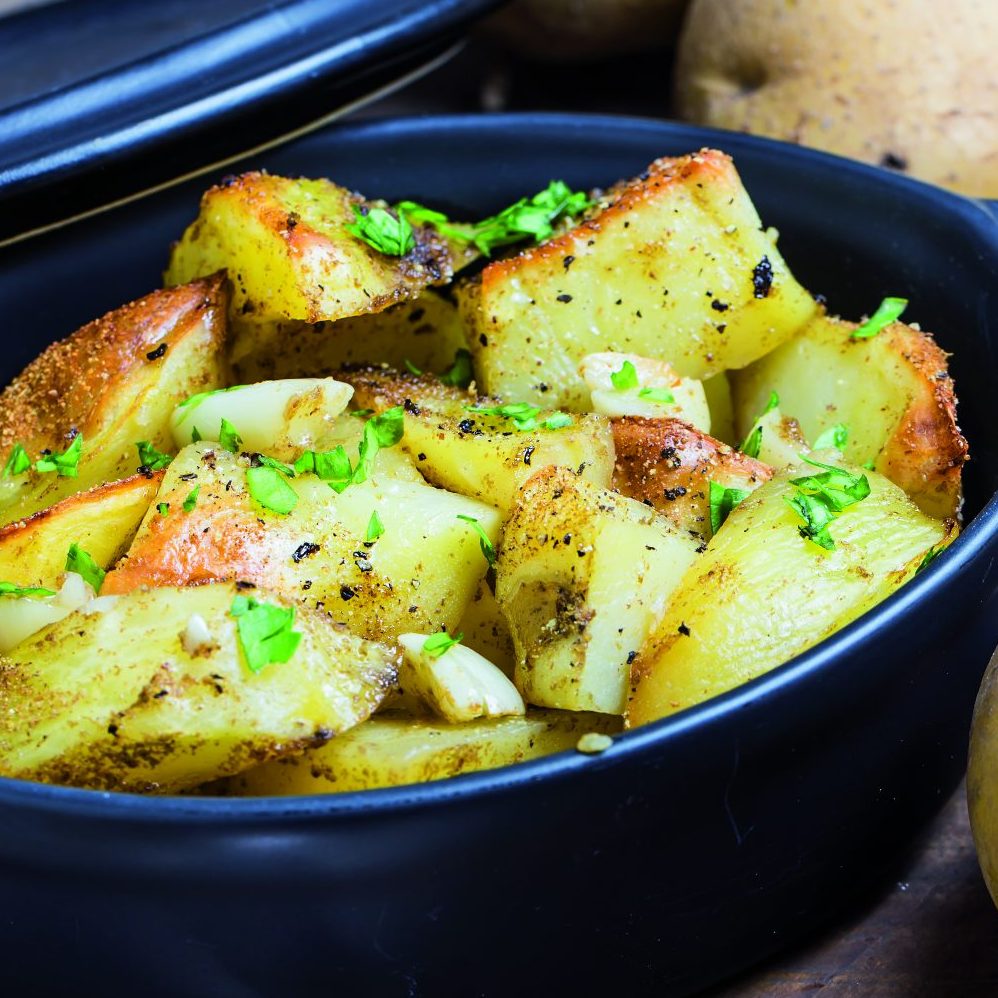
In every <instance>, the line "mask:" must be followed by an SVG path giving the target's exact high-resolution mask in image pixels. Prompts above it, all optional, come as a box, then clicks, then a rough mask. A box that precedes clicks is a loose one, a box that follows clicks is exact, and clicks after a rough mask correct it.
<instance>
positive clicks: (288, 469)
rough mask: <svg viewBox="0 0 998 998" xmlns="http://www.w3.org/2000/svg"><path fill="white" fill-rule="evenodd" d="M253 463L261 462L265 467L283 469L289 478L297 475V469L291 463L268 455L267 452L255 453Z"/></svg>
mask: <svg viewBox="0 0 998 998" xmlns="http://www.w3.org/2000/svg"><path fill="white" fill-rule="evenodd" d="M253 463H254V464H259V465H261V466H263V467H264V468H276V469H277V470H278V471H283V472H284V474H285V475H287V476H288V478H294V477H295V469H294V468H293V467H292V466H291V465H290V464H285V463H284V462H283V461H278V460H277V458H276V457H267V455H266V454H254V455H253Z"/></svg>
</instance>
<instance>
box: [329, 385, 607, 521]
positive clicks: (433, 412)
mask: <svg viewBox="0 0 998 998" xmlns="http://www.w3.org/2000/svg"><path fill="white" fill-rule="evenodd" d="M338 376H339V377H340V378H342V379H343V380H344V381H348V382H350V383H351V384H352V385H353V386H354V392H355V395H354V398H355V400H356V402H357V404H358V405H360V406H370V407H371V408H373V409H375V410H383V409H386V408H390V407H391V406H394V405H404V406H405V410H406V416H405V436H404V437H403V438H402V446H403V447H404V448H405V449H406V450H407V451H408V453H409V454H410V455H411V456H412V457H413V458H414V459H415V462H416V467H417V468H418V469H419V471H420V472H421V473H422V475H423V476H424V477H425V478H426V480H427V481H429V482H432V483H433V484H434V485H439V486H440V487H441V488H445V489H449V490H450V491H452V492H458V493H460V494H461V495H466V496H472V497H474V498H476V499H481V500H482V501H484V502H488V503H491V504H492V505H494V506H498V507H499V509H501V510H503V511H506V510H508V509H509V508H510V507H511V506H512V504H513V502H514V499H515V496H516V492H517V489H519V487H520V486H521V485H522V484H523V483H524V482H525V481H526V480H527V479H528V478H530V476H531V475H533V474H534V473H535V472H536V471H537V470H538V469H540V468H544V467H548V466H551V465H556V466H559V467H568V468H572V469H574V470H575V471H576V473H577V474H579V475H581V476H582V477H583V478H584V479H585V480H586V481H589V482H593V483H594V484H596V485H600V486H608V485H609V484H610V478H611V475H612V473H613V436H612V433H611V431H610V421H609V420H608V419H607V418H606V417H605V416H599V415H596V414H595V413H585V414H583V415H574V416H568V415H567V414H565V413H560V412H553V411H551V410H547V409H536V408H535V410H534V414H533V415H532V416H530V415H529V414H528V421H524V420H523V419H521V418H517V417H513V416H504V415H501V414H500V413H499V410H502V411H509V412H512V411H514V410H513V409H507V408H504V407H502V406H501V405H497V402H496V400H495V399H488V398H476V397H475V396H473V395H468V394H467V393H466V392H462V391H460V390H459V389H454V388H449V387H447V386H446V385H442V384H440V382H439V381H437V380H436V379H434V378H426V377H421V378H420V377H414V376H406V375H401V374H398V373H397V372H394V371H377V370H370V369H366V370H363V371H355V372H350V371H345V372H340V374H339V375H338ZM548 424H550V425H548ZM528 425H529V428H527V427H528Z"/></svg>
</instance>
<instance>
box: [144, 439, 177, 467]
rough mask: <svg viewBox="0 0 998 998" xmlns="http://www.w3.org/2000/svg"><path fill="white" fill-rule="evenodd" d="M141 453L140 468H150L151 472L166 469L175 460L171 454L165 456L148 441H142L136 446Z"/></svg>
mask: <svg viewBox="0 0 998 998" xmlns="http://www.w3.org/2000/svg"><path fill="white" fill-rule="evenodd" d="M135 446H136V447H137V448H138V451H139V467H141V468H148V469H149V470H150V471H159V469H160V468H165V467H167V466H168V465H169V463H170V462H171V461H172V460H173V458H172V457H171V456H170V455H169V454H164V453H163V452H162V451H160V450H156V448H155V447H153V445H152V444H151V443H150V442H149V441H148V440H140V441H139V442H138V443H137V444H136V445H135Z"/></svg>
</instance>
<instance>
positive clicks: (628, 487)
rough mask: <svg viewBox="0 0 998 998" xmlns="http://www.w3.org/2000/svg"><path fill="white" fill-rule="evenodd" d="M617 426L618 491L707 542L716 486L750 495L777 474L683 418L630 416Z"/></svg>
mask: <svg viewBox="0 0 998 998" xmlns="http://www.w3.org/2000/svg"><path fill="white" fill-rule="evenodd" d="M612 426H613V443H614V448H615V450H616V454H617V461H616V464H615V465H614V469H613V487H614V488H615V489H617V491H618V492H621V493H622V494H623V495H625V496H630V497H631V498H632V499H638V500H640V501H641V502H643V503H645V504H646V505H648V506H651V507H653V508H654V509H656V510H658V512H659V513H662V514H664V515H665V516H666V517H668V519H669V520H671V521H672V523H674V524H675V525H676V527H678V528H679V529H680V530H682V531H685V532H686V533H688V534H689V535H690V536H691V537H696V538H698V539H700V540H702V541H706V540H707V539H708V538H709V537H710V535H711V529H710V483H711V482H717V484H718V485H723V486H725V487H726V488H738V489H744V490H747V491H749V492H751V491H752V490H753V489H756V488H758V487H759V486H760V485H761V484H762V483H763V482H766V481H769V479H770V478H771V477H772V475H773V471H772V469H771V468H769V467H768V466H767V465H765V464H763V463H762V462H761V461H755V460H753V459H752V458H750V457H746V456H745V455H744V454H740V453H739V452H738V451H736V450H734V449H733V448H731V447H729V446H728V445H727V444H723V443H721V441H720V440H715V439H714V438H713V437H711V436H708V435H707V434H706V433H701V432H700V431H699V430H697V429H696V428H695V427H693V426H690V425H688V424H687V423H683V422H681V421H680V420H678V419H641V418H639V417H637V416H628V417H626V418H624V419H615V420H613V421H612Z"/></svg>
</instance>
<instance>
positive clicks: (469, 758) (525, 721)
mask: <svg viewBox="0 0 998 998" xmlns="http://www.w3.org/2000/svg"><path fill="white" fill-rule="evenodd" d="M620 727H621V722H620V718H619V717H613V716H612V715H609V714H586V713H581V712H580V713H577V712H574V711H560V710H538V709H530V710H528V711H527V714H526V716H525V717H500V718H490V719H487V720H479V721H471V722H468V723H465V724H446V723H444V722H442V721H432V720H423V719H416V718H411V717H406V716H404V715H400V714H399V713H397V712H387V713H383V714H378V715H377V716H376V717H372V718H371V719H370V720H369V721H365V722H364V723H363V724H361V725H358V726H357V727H356V728H354V729H352V730H351V731H349V732H347V733H346V734H344V735H340V736H338V737H337V738H334V739H333V740H332V741H331V742H329V743H328V744H326V745H323V746H322V747H321V748H319V749H311V750H309V751H307V752H305V753H304V754H302V755H296V756H287V757H285V758H283V759H281V760H275V761H274V762H272V763H266V764H264V765H262V766H257V767H256V768H255V769H251V770H247V771H246V772H245V773H241V774H240V775H239V776H235V777H232V778H231V779H229V780H226V781H224V783H223V784H221V785H219V786H217V787H216V788H215V789H216V790H217V791H219V792H226V793H235V794H248V795H252V796H261V797H262V796H267V795H271V794H273V795H277V796H281V795H290V794H322V793H342V792H345V791H348V790H373V789H374V788H375V787H397V786H402V785H404V784H406V783H427V782H429V781H430V780H442V779H445V778H446V777H448V776H459V775H460V774H461V773H473V772H476V771H478V770H481V769H495V768H497V767H498V766H509V765H512V764H513V763H515V762H523V761H525V760H527V759H537V758H540V757H541V756H544V755H550V754H551V753H553V752H564V751H566V750H567V749H572V748H574V747H575V745H576V743H577V742H578V740H579V739H580V738H581V737H582V736H583V735H584V734H586V733H587V732H590V731H595V732H598V733H600V734H615V733H616V732H618V731H619V730H620Z"/></svg>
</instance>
